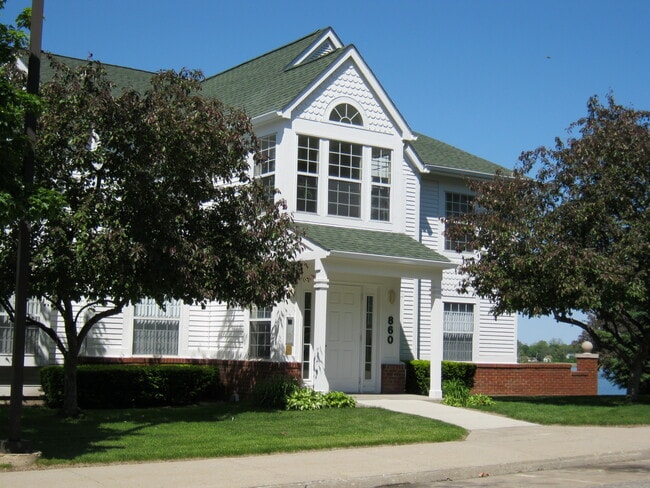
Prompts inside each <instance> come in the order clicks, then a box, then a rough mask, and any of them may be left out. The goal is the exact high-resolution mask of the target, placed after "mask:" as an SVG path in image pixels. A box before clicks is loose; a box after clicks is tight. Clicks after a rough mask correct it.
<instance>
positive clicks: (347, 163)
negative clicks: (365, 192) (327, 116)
mask: <svg viewBox="0 0 650 488" xmlns="http://www.w3.org/2000/svg"><path fill="white" fill-rule="evenodd" d="M362 160H363V157H362V147H361V145H359V144H352V143H349V142H341V141H331V142H330V153H329V182H328V214H329V215H339V216H342V217H360V216H361V166H362Z"/></svg>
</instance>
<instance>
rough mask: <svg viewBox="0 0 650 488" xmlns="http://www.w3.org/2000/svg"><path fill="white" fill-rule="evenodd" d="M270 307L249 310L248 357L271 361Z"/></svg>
mask: <svg viewBox="0 0 650 488" xmlns="http://www.w3.org/2000/svg"><path fill="white" fill-rule="evenodd" d="M272 312H273V308H272V307H256V306H253V307H252V308H251V313H250V321H249V338H248V357H249V358H250V359H271V313H272Z"/></svg>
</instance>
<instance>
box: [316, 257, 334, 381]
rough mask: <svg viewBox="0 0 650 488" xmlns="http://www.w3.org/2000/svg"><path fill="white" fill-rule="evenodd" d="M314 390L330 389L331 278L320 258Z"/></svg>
mask: <svg viewBox="0 0 650 488" xmlns="http://www.w3.org/2000/svg"><path fill="white" fill-rule="evenodd" d="M314 268H315V271H316V277H315V278H314V331H313V334H314V339H313V340H314V342H313V348H314V361H313V368H314V390H316V391H323V392H327V391H329V383H328V381H327V377H326V376H325V344H326V340H327V290H328V289H329V287H330V285H329V283H330V280H329V278H328V277H327V273H326V272H325V267H324V266H323V263H322V261H321V260H320V259H316V260H315V262H314Z"/></svg>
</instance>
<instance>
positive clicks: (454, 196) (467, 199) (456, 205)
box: [445, 192, 474, 251]
mask: <svg viewBox="0 0 650 488" xmlns="http://www.w3.org/2000/svg"><path fill="white" fill-rule="evenodd" d="M473 207H474V199H473V198H472V196H471V195H467V194H465V193H452V192H447V193H445V217H452V216H457V215H463V214H466V213H469V212H471V211H472V210H473ZM470 237H471V236H469V235H467V236H465V237H463V238H462V239H458V240H451V239H450V238H449V237H447V236H445V250H447V251H468V250H469V247H468V243H469V241H470Z"/></svg>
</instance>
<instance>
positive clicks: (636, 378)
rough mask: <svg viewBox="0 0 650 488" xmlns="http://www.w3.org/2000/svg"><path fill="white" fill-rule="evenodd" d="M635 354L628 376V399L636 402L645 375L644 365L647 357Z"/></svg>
mask: <svg viewBox="0 0 650 488" xmlns="http://www.w3.org/2000/svg"><path fill="white" fill-rule="evenodd" d="M640 356H641V355H640V354H637V355H635V357H634V359H633V360H632V361H631V364H630V374H629V376H628V377H627V394H626V397H627V400H628V401H629V402H636V401H637V400H638V399H639V390H640V388H641V376H642V375H643V366H644V364H645V362H646V358H645V357H640Z"/></svg>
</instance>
